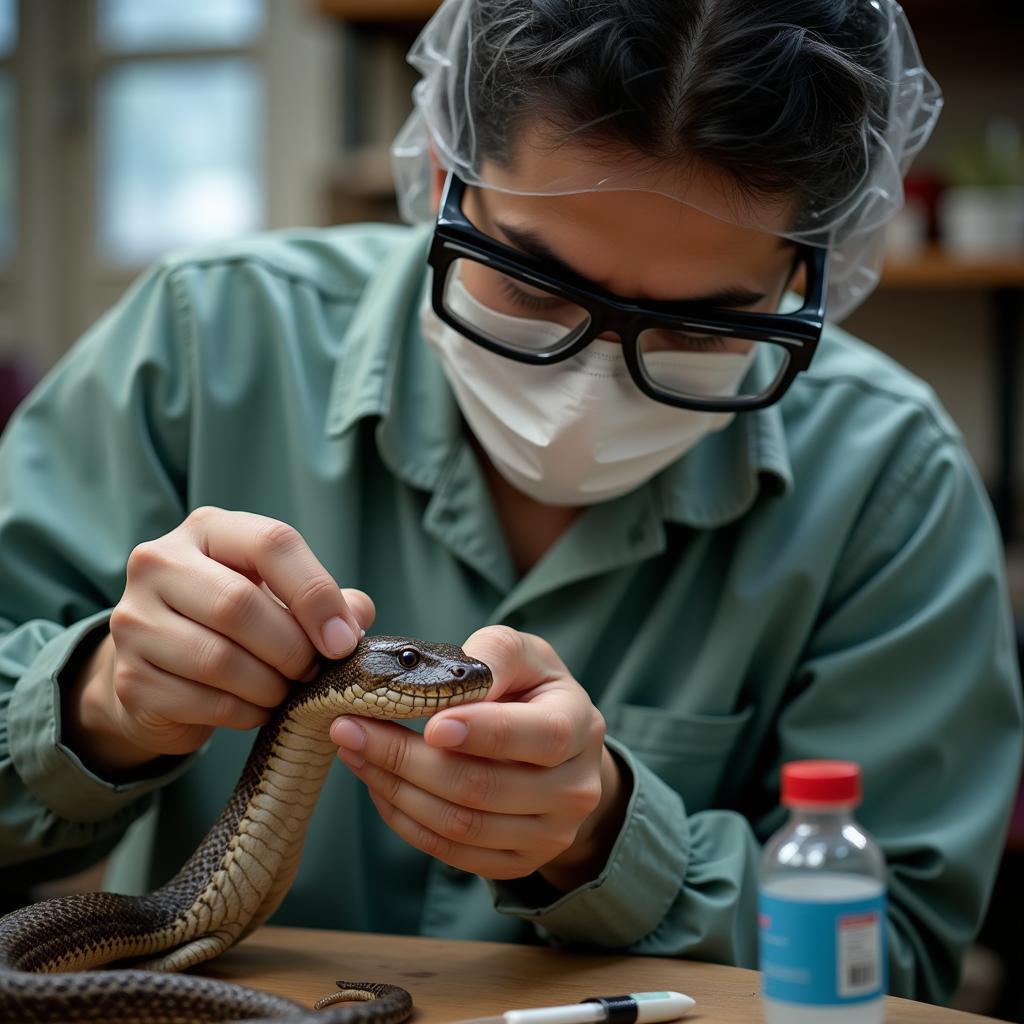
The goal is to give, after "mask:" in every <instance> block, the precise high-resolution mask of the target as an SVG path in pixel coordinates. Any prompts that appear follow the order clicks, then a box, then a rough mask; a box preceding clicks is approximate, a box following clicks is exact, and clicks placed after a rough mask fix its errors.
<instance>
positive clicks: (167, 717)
mask: <svg viewBox="0 0 1024 1024" xmlns="http://www.w3.org/2000/svg"><path fill="white" fill-rule="evenodd" d="M115 692H116V693H117V698H118V700H119V701H120V702H121V704H122V706H123V707H124V709H125V710H126V711H127V712H128V713H129V714H130V715H131V716H132V718H133V719H134V720H135V722H136V724H137V725H139V726H141V727H143V728H147V729H149V730H150V731H159V730H160V728H161V723H163V724H165V725H166V724H167V723H178V724H181V725H203V726H210V727H220V728H227V729H254V728H256V727H257V726H261V725H265V724H266V722H267V721H269V719H270V714H271V713H270V711H268V710H267V709H266V708H263V707H258V706H257V705H255V704H250V703H249V702H248V701H245V700H242V699H241V698H240V697H236V696H235V695H234V694H233V693H229V692H227V691H226V690H215V689H214V688H213V687H210V686H204V685H203V684H202V683H196V682H193V681H192V680H190V679H184V678H182V677H181V676H175V675H173V674H171V673H169V672H165V671H164V670H163V669H161V668H160V667H159V666H157V665H153V664H151V663H149V662H147V661H145V660H144V659H132V661H131V663H130V664H129V665H124V666H121V667H120V668H119V669H118V675H117V678H116V680H115Z"/></svg>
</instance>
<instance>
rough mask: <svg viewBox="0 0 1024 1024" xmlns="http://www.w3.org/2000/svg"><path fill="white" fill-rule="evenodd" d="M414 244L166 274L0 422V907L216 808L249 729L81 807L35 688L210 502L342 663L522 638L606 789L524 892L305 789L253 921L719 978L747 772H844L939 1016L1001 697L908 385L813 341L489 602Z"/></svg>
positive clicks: (863, 355)
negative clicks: (587, 958) (859, 787)
mask: <svg viewBox="0 0 1024 1024" xmlns="http://www.w3.org/2000/svg"><path fill="white" fill-rule="evenodd" d="M427 243H428V235H427V234H426V233H425V232H424V231H423V230H422V229H418V230H411V229H405V228H396V227H390V226H382V225H373V226H353V227H344V228H336V229H329V230H311V231H303V232H287V233H278V234H272V235H265V236H261V237H259V238H256V239H251V240H247V241H245V242H239V243H233V244H226V245H220V246H214V247H208V248H205V249H203V250H202V251H201V252H191V253H186V254H179V255H175V256H172V257H169V258H168V259H166V260H164V261H163V262H162V263H161V264H159V265H158V266H157V267H155V268H154V269H153V270H152V271H151V272H150V273H148V274H147V275H145V276H144V277H143V278H141V279H140V280H139V281H138V282H137V283H136V284H135V285H134V286H133V287H132V288H131V289H130V291H129V292H128V293H127V295H126V296H125V297H124V299H123V300H122V301H121V302H120V304H119V305H118V306H117V307H115V308H114V309H113V310H112V311H111V312H110V313H109V314H108V315H107V316H105V317H104V318H103V319H102V320H101V321H99V323H97V324H96V326H95V327H93V329H92V330H90V331H89V332H88V333H87V334H86V336H85V337H83V338H82V339H81V340H80V342H79V343H78V344H76V345H75V346H74V347H73V348H72V350H71V351H70V352H69V353H68V355H67V356H66V357H65V358H64V359H63V360H61V362H60V363H59V364H58V365H57V366H56V367H55V369H54V370H53V371H52V372H51V373H50V374H49V375H48V376H47V378H46V379H45V380H44V381H43V383H42V384H41V385H40V386H39V387H38V388H37V389H36V391H35V392H34V394H33V395H32V396H31V397H30V398H29V399H28V401H27V402H25V403H24V405H23V406H22V407H21V409H20V410H19V411H18V413H17V414H16V415H15V417H14V420H13V421H12V423H11V424H10V426H9V427H8V429H7V432H6V434H5V436H4V438H3V442H2V445H0V580H2V585H0V874H2V879H3V885H4V888H5V889H15V888H17V887H18V886H27V885H29V884H31V883H34V882H36V881H39V880H41V879H45V878H48V877H53V876H55V875H58V874H61V873H67V872H69V871H71V870H74V869H77V868H80V867H82V866H84V865H85V864H87V863H89V862H92V861H95V860H97V859H98V858H99V857H100V856H102V855H103V854H104V853H106V852H107V851H108V850H109V849H110V848H111V847H112V846H113V845H114V844H115V843H116V842H117V841H118V840H119V838H120V837H121V836H122V835H123V834H124V832H125V829H126V828H127V827H128V826H129V824H130V823H131V822H133V821H134V820H135V819H137V818H138V817H139V816H140V814H142V813H143V812H144V811H146V810H147V809H149V810H150V815H151V817H152V818H153V819H154V820H153V821H152V822H151V824H152V828H151V829H150V834H149V835H148V836H147V835H146V834H145V830H144V829H143V830H138V834H137V835H134V836H133V837H132V839H130V840H129V842H130V843H132V844H133V845H132V851H133V852H132V857H129V858H125V857H124V856H122V857H121V860H120V863H121V865H122V869H123V867H124V866H125V863H126V860H127V864H128V866H129V867H132V866H134V868H135V869H136V874H137V875H138V876H139V877H138V878H137V879H136V882H137V884H138V885H141V886H143V887H147V886H154V885H156V884H158V883H160V882H162V881H164V880H166V879H167V878H168V877H169V876H170V875H171V874H172V873H173V872H174V870H175V869H176V868H177V867H179V866H180V865H181V864H182V862H183V861H184V859H185V858H186V856H187V855H188V854H189V853H190V852H191V851H192V850H193V848H194V847H195V846H196V844H197V843H198V842H199V841H200V839H201V838H202V836H203V835H204V833H205V831H206V829H207V828H208V827H209V825H210V824H211V823H212V822H213V821H214V819H215V818H216V816H217V814H218V813H219V811H220V809H221V806H222V803H223V801H224V799H225V797H226V796H227V794H228V793H229V791H230V790H231V788H232V785H233V783H234V781H235V779H236V778H237V776H238V774H239V771H240V769H241V766H242V763H243V760H244V758H245V755H246V753H247V751H248V748H249V746H250V745H251V742H252V738H253V737H252V734H242V733H236V732H231V731H228V730H221V731H218V732H217V733H216V734H215V735H214V736H213V738H212V739H211V741H210V742H209V743H208V744H207V745H206V747H205V748H204V749H203V750H202V751H200V752H199V753H198V754H196V755H193V756H191V757H187V758H170V757H167V758H161V759H159V760H158V761H156V762H155V763H153V764H152V765H150V766H149V767H148V768H147V769H145V770H142V771H140V772H139V773H138V774H137V775H136V776H134V777H133V778H132V779H131V780H130V781H128V782H121V783H117V784H114V783H112V782H110V781H108V780H105V779H103V778H99V777H97V776H96V775H95V774H93V773H92V772H90V771H89V770H87V769H86V768H85V767H84V766H83V764H82V763H81V761H80V760H79V759H78V758H77V757H76V755H75V753H74V752H73V751H72V750H70V749H68V748H67V747H66V746H64V745H63V744H62V742H61V727H60V686H61V683H62V681H64V679H65V678H67V677H68V676H69V675H70V673H69V672H68V671H65V670H66V667H67V666H68V665H69V662H71V663H72V664H73V661H72V659H74V657H75V655H76V650H77V649H79V647H80V645H81V644H82V643H83V640H90V639H95V634H96V631H101V630H104V629H105V628H106V622H107V619H108V616H109V613H110V609H111V608H112V606H114V605H115V604H116V603H117V601H118V600H119V599H120V597H121V594H122V591H123V588H124V580H125V564H126V561H127V559H128V556H129V553H130V552H131V550H132V548H133V547H134V546H135V545H137V544H139V543H140V542H142V541H146V540H150V539H152V538H155V537H159V536H161V535H163V534H166V533H167V532H169V531H170V530H172V529H174V527H176V526H177V525H178V524H179V523H180V522H181V521H182V519H183V518H184V517H185V516H186V515H187V514H188V512H189V511H190V510H191V509H194V508H196V507H197V506H200V505H215V506H220V507H223V508H228V509H246V510H249V511H252V512H257V513H261V514H262V515H265V516H271V517H274V518H276V519H279V520H283V521H285V522H287V523H290V524H292V525H293V526H294V527H296V528H297V529H298V530H299V531H300V532H301V534H302V535H303V536H304V537H305V538H306V540H307V541H308V542H309V544H310V546H311V547H312V549H313V551H314V552H315V553H316V554H317V556H318V557H319V558H320V560H321V561H322V563H323V564H324V565H325V566H326V567H327V569H328V570H329V571H330V572H331V573H332V574H333V575H334V577H335V578H336V579H337V581H338V583H339V584H343V585H345V586H353V587H360V588H362V589H364V590H365V591H367V592H368V593H369V594H370V595H371V597H372V598H373V600H374V601H375V602H376V606H377V621H376V624H375V627H374V629H375V631H377V632H380V633H397V634H408V635H411V636H417V637H422V638H426V639H430V640H439V641H450V642H452V643H461V642H462V641H463V640H465V638H466V637H467V636H468V635H469V634H470V633H472V632H473V631H474V630H475V629H477V628H478V627H480V626H483V625H485V624H488V623H498V622H504V623H507V624H509V625H510V626H513V627H514V628H516V629H520V630H524V631H528V632H532V633H537V634H539V635H540V636H543V637H545V638H546V639H547V640H548V641H550V642H551V644H552V645H553V646H554V648H555V650H556V651H557V652H558V653H559V654H560V655H561V657H562V658H563V659H564V661H565V662H566V664H567V665H568V666H569V668H570V669H571V670H572V672H573V673H574V675H575V676H576V678H577V679H579V681H580V682H581V683H582V684H583V686H585V687H586V689H587V690H588V691H589V693H590V695H591V697H592V699H593V701H594V703H595V704H596V705H597V707H598V708H600V710H601V712H602V713H603V715H604V717H605V719H606V721H607V724H608V732H609V740H608V743H609V745H610V747H611V748H612V749H613V750H614V751H615V752H616V753H617V754H618V755H619V756H620V758H621V759H622V762H623V763H624V765H625V766H626V769H627V776H628V777H629V778H628V781H629V785H630V786H631V799H630V802H629V805H628V810H627V814H626V819H625V823H624V824H623V827H622V831H621V833H620V835H619V837H618V839H617V841H616V843H615V845H614V848H613V849H612V852H611V854H610V856H609V858H608V861H607V864H606V865H605V866H604V868H603V870H602V871H601V873H600V875H599V876H598V877H596V878H594V879H593V880H591V881H590V882H588V883H587V884H585V885H582V886H580V888H578V889H576V890H575V891H573V892H569V893H565V894H560V893H558V892H556V891H555V890H553V889H552V888H550V887H549V886H548V885H547V884H546V883H544V882H543V881H542V880H541V879H540V878H539V876H533V877H530V878H526V879H522V880H517V881H512V882H502V883H491V882H488V881H486V880H484V879H481V878H479V877H477V876H475V875H471V874H467V873H464V872H462V871H459V870H456V869H453V868H450V867H448V866H446V865H445V864H443V863H440V862H438V861H435V860H432V859H431V858H429V857H427V856H426V855H424V854H422V853H420V852H419V851H417V850H415V849H413V848H412V847H410V846H407V845H406V844H405V843H403V842H402V841H401V840H400V839H398V838H397V837H396V836H395V835H393V834H392V833H391V832H390V831H389V829H388V828H387V827H386V826H385V825H383V824H382V823H381V821H380V820H379V818H378V816H377V813H376V811H375V809H374V807H373V806H372V804H371V803H370V801H369V799H368V797H367V795H366V792H365V789H364V787H363V785H362V784H361V783H359V782H358V781H357V780H356V779H355V778H353V777H352V776H351V775H350V774H349V773H348V772H347V770H346V769H345V768H344V766H343V765H340V764H339V765H336V766H335V767H334V768H333V769H332V771H331V773H330V776H329V778H328V781H327V784H326V786H325V788H324V791H323V794H322V795H321V797H320V802H319V804H318V806H317V809H316V813H315V815H314V817H313V820H312V823H311V827H310V831H309V835H308V839H307V841H306V848H305V853H304V857H303V860H302V866H301V868H300V870H299V873H298V876H297V878H296V881H295V884H294V887H293V888H292V890H291V892H290V893H289V894H288V896H287V898H286V899H285V901H284V903H283V905H282V906H281V908H280V910H279V911H278V913H277V914H276V915H275V916H274V918H273V920H274V921H275V922H276V923H279V924H292V925H306V926H311V927H319V928H338V929H354V930H366V931H378V932H392V933H403V934H420V935H433V936H447V937H453V938H463V939H467V938H468V939H493V940H509V941H533V942H536V941H542V942H548V943H554V944H558V945H571V946H597V947H604V948H608V949H614V950H621V951H625V952H633V953H649V954H660V955H669V956H673V955H678V956H685V957H692V958H697V959H702V960H713V961H719V962H723V963H732V964H739V965H743V966H747V967H751V966H755V965H756V960H757V953H756V948H757V942H756V936H757V922H756V912H755V903H756V888H757V886H756V871H757V862H758V857H759V854H760V848H761V844H762V843H763V842H764V840H765V839H766V838H767V837H768V835H769V834H770V833H771V832H772V831H773V830H775V829H776V828H778V827H779V825H780V824H781V823H782V821H783V818H784V814H783V812H782V811H781V810H780V809H779V807H778V786H779V768H780V765H781V764H782V763H783V762H784V761H787V760H790V759H794V758H808V757H841V758H851V759H854V760H856V761H859V762H860V764H861V765H862V766H863V771H864V788H865V794H866V795H865V800H864V803H863V805H862V807H861V808H860V811H859V818H860V820H861V822H862V823H863V824H864V826H865V827H866V828H867V829H868V830H869V831H870V832H871V833H872V835H874V837H875V838H876V839H877V840H878V841H879V843H880V844H881V846H882V848H883V849H884V851H885V855H886V857H887V858H888V863H889V892H890V900H891V902H890V909H889V951H890V975H889V977H890V989H891V991H892V992H894V993H896V994H901V995H907V996H915V997H918V998H924V999H934V1000H941V999H943V998H944V997H946V996H947V995H948V994H949V992H950V991H951V988H952V987H953V985H954V984H955V982H956V977H957V972H958V961H959V958H960V956H961V954H962V952H963V950H964V949H965V947H966V946H967V944H968V943H969V942H970V940H971V938H972V936H973V935H974V933H975V931H976V929H977V928H978V926H979V923H980V920H981V917H982V914H983V910H984V905H985V902H986V899H987V896H988V893H989V891H990V887H991V885H992V881H993V876H994V873H995V869H996V865H997V862H998V859H999V856H1000V851H1001V848H1002V842H1003V836H1004V830H1005V827H1006V820H1007V815H1008V810H1009V806H1010V803H1011V798H1012V794H1013V791H1014V786H1015V783H1016V780H1017V776H1018V769H1019V764H1020V754H1021V698H1020V689H1019V681H1018V677H1017V670H1016V663H1015V654H1014V650H1013V644H1012V641H1011V628H1010V615H1009V610H1008V602H1007V597H1006V591H1005V583H1004V579H1003V569H1002V551H1001V546H1000V540H999V536H998V533H997V530H996V527H995V525H994V522H993V518H992V515H991V512H990V509H989V505H988V502H987V499H986V497H985V493H984V490H983V488H982V486H981V484H980V483H979V481H978V478H977V475H976V473H975V470H974V469H973V468H972V466H971V464H970V461H969V458H968V456H967V454H966V452H965V450H964V446H963V442H962V440H961V438H960V436H959V434H958V433H957V431H956V428H955V427H954V425H953V424H952V423H951V422H950V420H949V418H948V417H947V415H946V414H945V413H944V412H943V410H942V409H941V408H940V406H939V405H938V403H937V402H936V400H935V398H934V396H933V395H932V393H931V391H930V390H929V389H928V388H927V387H926V386H925V385H923V384H922V383H920V382H919V381H917V380H915V379H914V378H912V377H911V376H909V375H908V374H907V373H906V372H905V371H903V370H902V369H900V368H899V367H898V366H897V365H895V364H894V363H892V362H891V361H890V360H888V359H887V358H885V357H884V356H882V355H880V354H879V353H878V352H876V351H874V350H872V349H871V348H869V347H867V346H866V345H864V344H862V343H861V342H859V341H857V340H855V339H853V338H851V337H849V336H847V335H845V334H843V333H842V332H841V331H838V330H835V329H828V330H827V331H826V334H825V337H824V339H823V341H822V344H821V347H820V350H819V351H818V353H817V355H816V356H815V359H814V363H813V366H812V367H811V369H810V371H809V372H807V373H803V374H801V375H800V376H799V377H798V378H797V380H796V382H795V383H794V385H793V386H792V388H791V389H790V391H789V392H788V393H787V395H786V396H785V398H784V399H783V401H782V402H781V403H779V404H778V405H776V406H774V407H772V408H769V409H765V410H762V411H758V412H753V413H747V414H744V415H740V416H737V417H736V418H735V420H734V421H733V422H732V423H731V425H730V426H729V427H728V428H727V429H725V430H723V431H721V432H719V433H715V434H712V435H710V436H708V437H707V438H706V439H704V440H703V441H702V442H701V443H700V445H699V446H698V447H697V448H696V449H694V450H693V451H692V452H690V453H689V454H687V455H686V456H685V457H683V458H682V459H680V460H679V461H678V462H677V463H675V464H674V465H671V466H670V467H669V468H667V469H666V470H665V471H664V472H662V473H660V474H659V475H658V476H656V477H655V478H654V479H653V480H651V481H650V482H648V483H646V484H644V485H643V486H641V487H639V488H637V489H636V490H635V491H633V492H631V493H629V494H626V495H624V496H623V497H621V498H617V499H614V500H612V501H608V502H605V503H603V504H598V505H594V506H590V507H587V508H586V509H585V510H584V511H583V512H582V514H581V515H580V516H579V517H578V518H577V519H576V520H575V521H574V522H573V524H572V525H571V527H570V528H569V529H568V530H567V532H566V533H565V534H564V535H563V536H562V537H560V538H559V540H558V541H557V542H556V543H555V545H554V546H553V547H552V548H551V549H550V550H549V551H548V552H547V553H546V554H545V555H544V556H543V558H542V559H541V560H540V561H539V562H538V563H537V564H536V565H535V566H534V567H533V568H532V569H530V571H529V572H528V573H526V575H525V576H523V577H521V578H520V577H518V576H517V573H516V570H515V568H514V566H513V563H512V560H511V558H510V556H509V553H508V550H507V547H506V544H505V541H504V538H503V535H502V532H501V529H500V526H499V522H498V518H497V516H496V514H495V510H494V508H493V506H492V503H491V500H490V497H489V493H488V490H487V488H486V486H485V484H484V480H483V478H482V476H481V473H480V470H479V467H478V465H477V462H476V459H475V457H474V454H473V451H472V449H471V446H470V444H469V443H468V442H467V438H466V434H465V431H464V429H463V426H462V422H461V419H460V416H459V412H458V408H457V406H456V404H455V402H454V399H453V397H452V393H451V391H450V389H449V386H448V384H447V382H446V380H445V377H444V375H443V373H442V370H441V367H440V364H439V362H438V361H437V359H436V357H435V355H434V353H433V351H432V350H431V349H430V348H429V346H428V345H426V344H425V343H424V341H423V339H422V336H421V334H420V328H419V311H420V306H421V301H422V298H423V295H424V290H425V287H426V284H427V278H428V273H427V267H426V261H425V260H426V248H427ZM80 653H81V651H79V654H80ZM135 831H136V830H133V832H135ZM122 849H123V848H122Z"/></svg>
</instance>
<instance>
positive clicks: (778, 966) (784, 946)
mask: <svg viewBox="0 0 1024 1024" xmlns="http://www.w3.org/2000/svg"><path fill="white" fill-rule="evenodd" d="M758 914H759V926H760V927H759V932H760V947H761V971H762V972H763V975H764V995H765V998H767V999H776V1000H778V1001H779V1002H785V1003H803V1004H808V1005H814V1006H845V1005H848V1004H852V1003H862V1002H866V1001H868V1000H869V999H877V998H878V997H879V996H881V995H882V994H883V993H884V992H885V987H886V979H885V973H886V960H885V942H886V939H885V893H884V892H879V893H878V894H877V895H875V896H870V897H867V898H863V899H856V900H837V901H835V902H832V901H825V900H813V901H811V900H794V899H786V898H783V897H779V896H774V895H769V894H768V893H766V892H765V891H764V890H763V889H762V890H761V891H760V894H759V900H758Z"/></svg>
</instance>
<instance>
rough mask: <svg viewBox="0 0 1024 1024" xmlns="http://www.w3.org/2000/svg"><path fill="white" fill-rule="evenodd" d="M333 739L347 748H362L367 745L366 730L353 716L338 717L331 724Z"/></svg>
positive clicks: (340, 745)
mask: <svg viewBox="0 0 1024 1024" xmlns="http://www.w3.org/2000/svg"><path fill="white" fill-rule="evenodd" d="M331 740H332V741H333V742H334V743H337V744H338V746H339V747H345V749H346V750H362V749H363V747H365V746H366V730H365V729H363V727H362V726H361V725H357V724H356V723H355V722H353V721H352V719H351V718H337V719H335V721H334V725H332V726H331Z"/></svg>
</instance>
